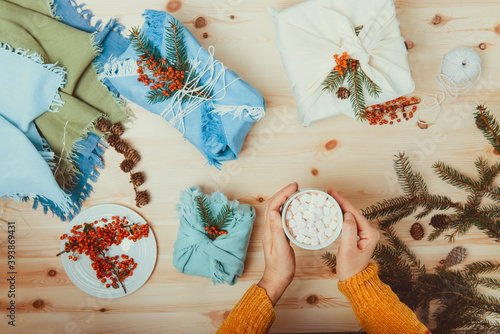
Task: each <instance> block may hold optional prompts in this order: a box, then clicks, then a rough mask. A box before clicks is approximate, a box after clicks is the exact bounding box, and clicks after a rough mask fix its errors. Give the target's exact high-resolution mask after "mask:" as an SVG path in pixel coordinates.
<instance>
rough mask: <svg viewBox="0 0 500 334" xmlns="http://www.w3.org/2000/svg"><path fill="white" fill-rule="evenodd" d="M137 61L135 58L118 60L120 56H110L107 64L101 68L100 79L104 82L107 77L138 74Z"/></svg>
mask: <svg viewBox="0 0 500 334" xmlns="http://www.w3.org/2000/svg"><path fill="white" fill-rule="evenodd" d="M138 68H139V66H138V65H137V61H136V60H135V59H134V58H130V59H127V60H118V58H116V57H113V58H110V59H109V61H108V62H106V64H104V65H102V67H101V68H100V71H101V72H100V73H99V75H98V76H97V77H98V78H99V81H101V82H103V81H104V80H106V79H110V78H118V77H128V76H134V75H137V69H138Z"/></svg>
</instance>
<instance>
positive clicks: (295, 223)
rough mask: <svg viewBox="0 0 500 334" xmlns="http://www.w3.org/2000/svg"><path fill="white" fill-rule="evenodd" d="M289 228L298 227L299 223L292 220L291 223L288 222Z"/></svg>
mask: <svg viewBox="0 0 500 334" xmlns="http://www.w3.org/2000/svg"><path fill="white" fill-rule="evenodd" d="M288 226H290V227H295V226H297V222H296V221H295V219H290V221H289V222H288Z"/></svg>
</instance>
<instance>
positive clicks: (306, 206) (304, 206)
mask: <svg viewBox="0 0 500 334" xmlns="http://www.w3.org/2000/svg"><path fill="white" fill-rule="evenodd" d="M308 207H309V205H307V204H305V203H302V204H301V205H300V206H299V209H298V212H302V213H304V212H306V211H307V208H308Z"/></svg>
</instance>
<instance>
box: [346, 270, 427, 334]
mask: <svg viewBox="0 0 500 334" xmlns="http://www.w3.org/2000/svg"><path fill="white" fill-rule="evenodd" d="M338 287H339V290H340V292H342V293H343V294H344V295H345V296H346V297H347V299H349V301H350V302H351V305H352V309H353V310H354V313H355V314H356V317H357V318H358V321H359V323H360V325H361V326H362V327H363V329H364V330H365V331H366V332H367V333H369V334H399V333H406V334H424V333H427V331H428V329H427V328H426V327H425V326H424V325H423V324H422V323H420V322H419V321H418V319H417V317H416V316H415V314H414V313H413V312H412V311H411V310H410V309H409V308H408V307H407V306H406V305H405V304H403V303H402V302H400V301H399V298H398V297H397V296H396V294H395V293H394V292H393V291H392V290H391V288H390V287H389V286H388V285H386V284H384V283H382V281H381V280H380V279H379V277H378V275H377V265H376V264H374V263H370V265H368V267H367V268H366V269H365V270H363V271H362V272H360V273H358V274H357V275H355V276H353V277H351V278H349V279H347V280H345V281H342V282H339V285H338Z"/></svg>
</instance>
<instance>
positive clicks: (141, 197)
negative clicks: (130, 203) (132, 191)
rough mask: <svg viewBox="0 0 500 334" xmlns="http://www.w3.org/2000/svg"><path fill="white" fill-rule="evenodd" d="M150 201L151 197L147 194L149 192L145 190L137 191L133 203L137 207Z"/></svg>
mask: <svg viewBox="0 0 500 334" xmlns="http://www.w3.org/2000/svg"><path fill="white" fill-rule="evenodd" d="M150 201H151V197H150V196H149V192H148V191H147V190H142V191H138V192H137V194H136V196H135V205H137V207H139V208H140V207H141V206H144V205H147V204H148V203H149V202H150Z"/></svg>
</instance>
